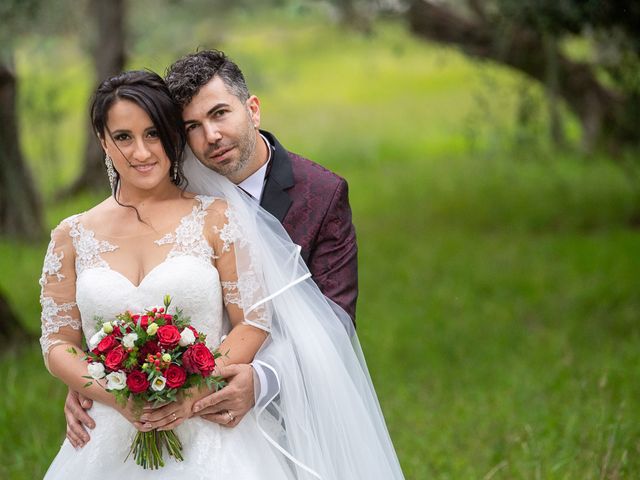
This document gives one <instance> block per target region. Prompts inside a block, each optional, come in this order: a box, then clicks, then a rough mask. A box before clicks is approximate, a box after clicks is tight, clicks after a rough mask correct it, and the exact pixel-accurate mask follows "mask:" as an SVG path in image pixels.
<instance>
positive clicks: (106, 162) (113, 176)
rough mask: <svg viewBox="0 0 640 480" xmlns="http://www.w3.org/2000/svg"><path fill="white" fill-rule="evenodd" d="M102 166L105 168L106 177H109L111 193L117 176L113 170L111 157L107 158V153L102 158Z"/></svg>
mask: <svg viewBox="0 0 640 480" xmlns="http://www.w3.org/2000/svg"><path fill="white" fill-rule="evenodd" d="M104 165H105V167H107V176H108V177H109V185H111V191H112V192H113V189H114V188H115V185H116V180H117V174H116V169H115V168H113V160H111V157H110V156H109V154H108V153H107V154H106V155H105V156H104Z"/></svg>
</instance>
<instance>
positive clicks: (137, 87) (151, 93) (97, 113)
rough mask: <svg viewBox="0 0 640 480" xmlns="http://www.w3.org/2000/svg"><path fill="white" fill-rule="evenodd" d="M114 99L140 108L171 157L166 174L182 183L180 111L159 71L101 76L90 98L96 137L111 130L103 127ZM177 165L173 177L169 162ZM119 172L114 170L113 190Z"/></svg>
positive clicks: (185, 137)
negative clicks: (131, 103) (176, 172)
mask: <svg viewBox="0 0 640 480" xmlns="http://www.w3.org/2000/svg"><path fill="white" fill-rule="evenodd" d="M118 100H128V101H130V102H133V103H135V104H136V105H138V106H139V107H140V108H142V110H144V111H145V112H146V113H147V115H149V118H151V121H152V122H153V126H154V127H155V128H156V129H157V130H158V135H159V137H160V141H161V142H162V147H163V148H164V151H165V152H166V154H167V157H169V160H170V161H171V168H170V169H169V177H170V178H171V180H172V181H173V182H174V183H175V184H176V185H180V184H182V185H185V184H186V181H185V179H184V174H183V172H182V152H183V151H184V147H185V144H186V143H187V136H186V133H185V130H184V123H183V121H182V111H181V108H180V106H179V105H178V103H176V102H175V101H174V99H173V97H172V96H171V93H169V89H168V88H167V85H166V83H165V82H164V80H163V79H162V77H161V76H160V75H158V74H157V73H154V72H151V71H148V70H130V71H127V72H122V73H119V74H117V75H114V76H113V77H110V78H107V79H106V80H104V81H103V82H102V83H101V84H100V86H99V87H98V89H97V90H96V92H95V94H94V96H93V100H92V102H91V124H92V125H93V130H94V131H95V133H96V135H97V136H98V137H99V138H100V139H104V138H105V135H107V134H108V135H109V137H111V139H113V137H112V136H111V132H109V129H108V127H107V116H108V115H109V110H110V109H111V107H112V106H113V104H114V103H116V101H118ZM175 164H177V165H178V175H177V179H175V180H174V179H173V166H174V165H175ZM119 181H120V176H119V175H118V174H117V172H116V183H115V185H114V188H113V192H112V193H113V194H114V196H115V192H116V190H117V186H118V182H119Z"/></svg>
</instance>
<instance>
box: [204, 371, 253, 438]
mask: <svg viewBox="0 0 640 480" xmlns="http://www.w3.org/2000/svg"><path fill="white" fill-rule="evenodd" d="M218 375H220V376H222V377H224V378H225V380H226V381H227V386H226V387H224V388H223V389H222V390H219V391H217V392H214V393H212V394H210V395H207V396H206V397H204V398H202V399H200V400H198V401H197V402H196V403H195V404H194V406H193V412H194V413H195V414H196V415H199V416H201V417H202V418H204V419H205V420H209V421H211V422H214V423H217V424H219V425H222V426H224V427H235V426H236V425H237V424H238V423H240V420H242V418H243V417H244V416H245V415H246V414H247V412H248V411H249V410H251V409H252V408H253V405H254V404H255V396H254V393H253V368H252V367H251V365H246V364H237V365H227V366H226V367H219V368H218Z"/></svg>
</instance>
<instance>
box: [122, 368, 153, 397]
mask: <svg viewBox="0 0 640 480" xmlns="http://www.w3.org/2000/svg"><path fill="white" fill-rule="evenodd" d="M127 387H129V390H130V391H131V393H142V392H144V391H145V390H146V389H147V388H149V380H147V376H146V375H145V374H144V373H142V372H141V371H140V370H134V371H133V372H131V373H130V374H129V375H128V376H127Z"/></svg>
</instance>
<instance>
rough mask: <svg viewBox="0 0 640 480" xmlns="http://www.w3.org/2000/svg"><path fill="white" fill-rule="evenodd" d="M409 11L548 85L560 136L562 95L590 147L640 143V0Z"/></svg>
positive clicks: (547, 0)
mask: <svg viewBox="0 0 640 480" xmlns="http://www.w3.org/2000/svg"><path fill="white" fill-rule="evenodd" d="M407 18H408V21H409V24H410V26H411V29H412V31H413V32H415V33H416V34H417V35H420V36H422V37H424V38H425V39H429V40H433V41H437V42H442V43H449V44H453V45H456V46H459V47H460V48H461V49H462V50H463V51H464V52H466V53H468V54H470V55H474V56H477V57H480V58H485V59H489V60H492V61H495V62H499V63H503V64H505V65H508V66H510V67H512V68H514V69H516V70H519V71H521V72H523V73H525V74H526V75H528V76H529V77H531V78H533V79H534V80H536V81H538V82H540V83H541V84H542V85H544V88H545V91H546V92H547V97H548V104H549V112H550V117H551V120H552V121H551V123H550V125H551V135H552V138H553V139H554V140H555V141H557V142H558V143H562V142H563V134H562V126H561V123H562V122H561V120H560V119H559V118H558V109H557V105H558V102H559V101H563V102H565V103H566V105H567V106H568V107H569V109H570V110H571V111H572V112H573V114H574V115H575V116H576V117H577V118H578V120H579V122H580V124H581V127H582V140H581V144H582V148H583V150H584V151H588V152H590V151H593V150H594V148H598V147H600V148H602V147H604V148H607V149H609V150H610V151H612V152H618V151H619V150H620V149H621V148H622V147H624V146H626V145H633V146H638V144H640V131H639V129H638V128H637V125H638V124H639V122H640V108H639V107H640V4H639V3H638V2H631V1H628V2H608V1H601V0H590V1H582V0H561V1H556V0H542V1H539V0H489V1H478V0H467V1H465V2H458V1H437V2H436V1H428V0H414V1H412V2H411V4H410V8H409V10H408V13H407ZM572 47H575V48H574V50H576V49H581V50H582V55H581V56H582V57H583V58H580V55H576V54H574V53H573V52H572V51H571V50H572Z"/></svg>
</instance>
